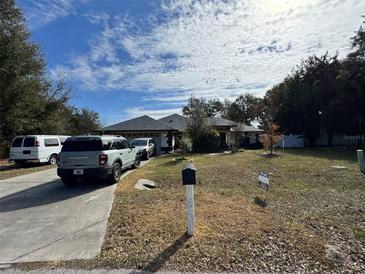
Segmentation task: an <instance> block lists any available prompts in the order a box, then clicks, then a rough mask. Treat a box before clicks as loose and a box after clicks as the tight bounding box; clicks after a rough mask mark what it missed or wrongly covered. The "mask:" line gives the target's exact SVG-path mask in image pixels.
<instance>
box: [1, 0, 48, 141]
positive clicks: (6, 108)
mask: <svg viewBox="0 0 365 274" xmlns="http://www.w3.org/2000/svg"><path fill="white" fill-rule="evenodd" d="M29 36H30V35H29V32H28V31H27V30H26V27H25V23H24V17H23V15H22V13H21V11H20V10H19V8H17V7H16V5H15V1H14V0H2V1H0V139H1V141H0V142H1V146H2V147H4V146H5V147H6V146H7V144H8V143H9V141H10V139H11V138H12V137H13V136H14V135H16V134H21V133H33V132H35V131H36V130H37V128H40V126H41V125H40V121H39V119H38V115H39V113H41V112H42V110H43V107H44V98H45V97H46V95H47V91H48V83H47V81H46V79H45V76H44V75H45V70H44V69H45V63H44V60H43V57H42V55H41V52H40V48H39V46H38V45H37V44H34V43H32V42H30V41H29Z"/></svg>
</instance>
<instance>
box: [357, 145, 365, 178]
mask: <svg viewBox="0 0 365 274" xmlns="http://www.w3.org/2000/svg"><path fill="white" fill-rule="evenodd" d="M357 159H358V161H359V167H360V171H361V172H362V173H364V174H365V160H364V151H363V150H362V149H358V150H357Z"/></svg>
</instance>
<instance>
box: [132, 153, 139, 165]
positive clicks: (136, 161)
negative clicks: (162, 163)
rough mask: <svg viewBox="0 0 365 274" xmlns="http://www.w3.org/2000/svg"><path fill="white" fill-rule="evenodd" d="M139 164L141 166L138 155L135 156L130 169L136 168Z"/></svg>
mask: <svg viewBox="0 0 365 274" xmlns="http://www.w3.org/2000/svg"><path fill="white" fill-rule="evenodd" d="M140 164H141V157H139V155H136V159H135V160H134V164H133V165H132V168H138V167H139V166H140Z"/></svg>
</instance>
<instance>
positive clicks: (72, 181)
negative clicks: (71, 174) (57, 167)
mask: <svg viewBox="0 0 365 274" xmlns="http://www.w3.org/2000/svg"><path fill="white" fill-rule="evenodd" d="M61 181H62V183H64V184H65V185H67V186H72V185H74V184H75V183H76V180H75V179H73V178H61Z"/></svg>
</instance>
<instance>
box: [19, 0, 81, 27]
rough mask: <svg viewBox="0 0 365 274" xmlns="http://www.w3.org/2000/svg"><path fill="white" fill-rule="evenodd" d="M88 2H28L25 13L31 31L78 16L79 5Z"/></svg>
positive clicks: (42, 0)
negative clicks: (70, 16) (59, 20)
mask: <svg viewBox="0 0 365 274" xmlns="http://www.w3.org/2000/svg"><path fill="white" fill-rule="evenodd" d="M87 1H88V0H82V1H74V0H27V1H25V5H24V11H25V15H26V18H27V21H28V24H29V26H30V28H31V29H36V28H39V27H41V26H43V25H46V24H48V23H51V22H53V21H55V20H57V19H59V18H64V17H67V16H69V15H71V14H76V11H77V8H78V6H79V5H82V4H84V3H86V2H87Z"/></svg>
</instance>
